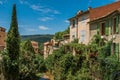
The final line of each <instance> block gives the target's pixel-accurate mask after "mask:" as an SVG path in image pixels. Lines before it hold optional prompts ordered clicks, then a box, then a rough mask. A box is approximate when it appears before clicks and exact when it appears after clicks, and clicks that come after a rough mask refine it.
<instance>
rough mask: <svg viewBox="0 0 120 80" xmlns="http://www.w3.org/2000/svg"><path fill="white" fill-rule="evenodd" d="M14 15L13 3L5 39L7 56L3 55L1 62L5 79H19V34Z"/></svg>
mask: <svg viewBox="0 0 120 80" xmlns="http://www.w3.org/2000/svg"><path fill="white" fill-rule="evenodd" d="M16 15H17V14H16V5H15V4H14V5H13V11H12V20H11V25H10V29H9V31H8V34H7V40H6V48H7V52H6V57H8V58H6V57H5V56H4V57H3V58H4V59H5V62H4V63H3V64H4V67H5V75H6V76H5V77H6V80H19V53H20V36H19V31H18V23H17V17H16ZM6 64H7V65H9V66H7V65H6Z"/></svg>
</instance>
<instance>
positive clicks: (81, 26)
mask: <svg viewBox="0 0 120 80" xmlns="http://www.w3.org/2000/svg"><path fill="white" fill-rule="evenodd" d="M73 20H76V27H74V28H73ZM89 21H90V19H89V13H87V14H83V15H81V16H79V17H78V18H73V19H71V20H70V42H71V41H73V40H74V38H72V36H73V35H75V38H77V39H78V40H79V43H81V42H82V43H83V44H88V42H89V37H90V36H89V34H90V31H89V30H90V29H89V23H88V22H89ZM82 35H84V41H83V37H82Z"/></svg>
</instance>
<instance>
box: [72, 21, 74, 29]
mask: <svg viewBox="0 0 120 80" xmlns="http://www.w3.org/2000/svg"><path fill="white" fill-rule="evenodd" d="M72 27H73V28H74V27H75V20H73V25H72Z"/></svg>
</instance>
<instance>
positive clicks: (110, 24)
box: [109, 18, 112, 34]
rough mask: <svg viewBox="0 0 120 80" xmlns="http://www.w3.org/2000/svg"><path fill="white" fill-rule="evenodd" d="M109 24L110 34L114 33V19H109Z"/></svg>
mask: <svg viewBox="0 0 120 80" xmlns="http://www.w3.org/2000/svg"><path fill="white" fill-rule="evenodd" d="M109 26H110V34H112V19H111V18H110V20H109Z"/></svg>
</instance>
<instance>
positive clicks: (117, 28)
mask: <svg viewBox="0 0 120 80" xmlns="http://www.w3.org/2000/svg"><path fill="white" fill-rule="evenodd" d="M118 24H119V16H116V33H118V32H119V25H118Z"/></svg>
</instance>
